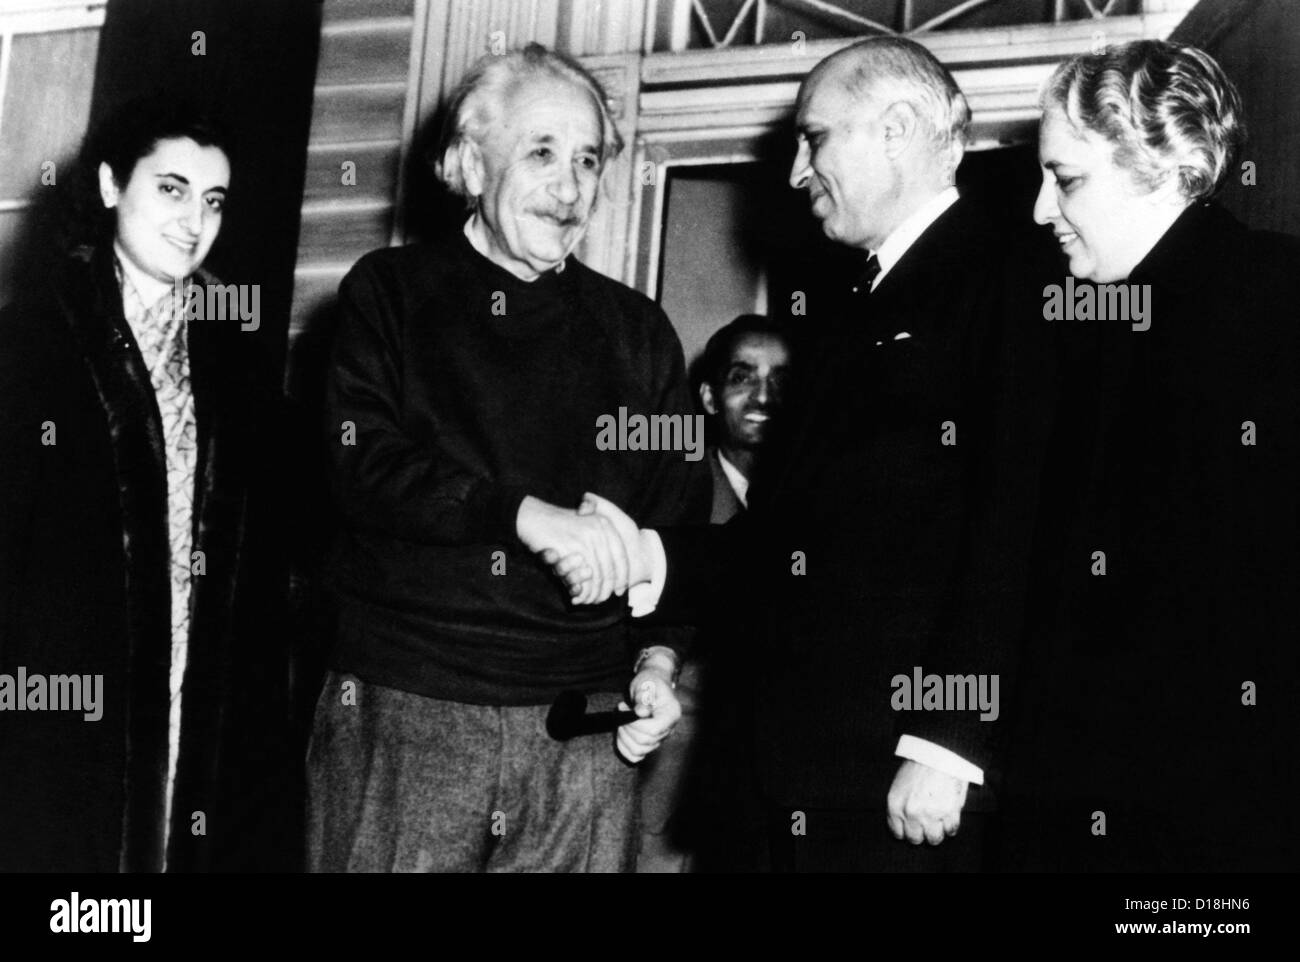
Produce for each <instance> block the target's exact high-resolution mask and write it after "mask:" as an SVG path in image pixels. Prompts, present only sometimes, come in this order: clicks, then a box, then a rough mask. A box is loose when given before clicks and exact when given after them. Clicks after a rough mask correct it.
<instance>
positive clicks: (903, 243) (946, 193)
mask: <svg viewBox="0 0 1300 962" xmlns="http://www.w3.org/2000/svg"><path fill="white" fill-rule="evenodd" d="M957 197H958V194H957V188H956V187H948V188H946V189H945V190H943V191H941V192H940V193H938V194H935V195H934V196H933V197H931V198H930V199H929V200H927V201H926V202H925V203H924V204H922V205H921V206H920V207H918V208H917V209H916V210H915V211H914V212H913V213H912V215H911V216H910V217H908V218H907V219H906V220H905V221H903V222H902V223H901V224H899V225H898V226H897V227H895V228H894V231H893V233H892V234H890V235H889V236H888V237H886V238H885V242H884V243H883V244H881V245H880V249H879V250H877V251H875V255H876V260H878V261H879V262H880V273H879V274H877V275H876V279H875V281H874V282H873V283H872V285H871V289H872V290H873V291H874V290H875V289H876V288H877V287H879V286H880V282H881V281H883V280H884V279H885V275H886V274H888V273H889V271H890V268H892V267H893V266H894V265H895V264H897V263H898V262H899V261H900V260H902V258H903V255H904V254H906V253H907V249H908V248H909V247H911V246H912V245H913V244H915V243H916V239H917V238H918V237H920V236H921V235H922V234H924V233H925V231H926V228H928V227H929V226H930V225H931V224H933V223H934V222H935V221H936V220H938V219H939V215H940V214H942V213H943V212H944V211H946V210H947V209H948V208H949V207H951V206H952V205H953V204H955V203H957Z"/></svg>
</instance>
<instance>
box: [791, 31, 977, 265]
mask: <svg viewBox="0 0 1300 962" xmlns="http://www.w3.org/2000/svg"><path fill="white" fill-rule="evenodd" d="M795 128H796V133H797V137H798V153H797V154H796V156H795V159H794V163H793V165H792V166H791V169H790V186H792V187H794V188H796V189H806V190H807V191H808V198H809V201H810V202H811V204H812V212H813V215H814V216H815V217H817V218H818V220H820V221H821V223H822V230H823V232H825V234H826V236H827V237H829V238H830V239H831V240H834V241H837V242H839V243H841V244H846V245H848V246H850V247H857V248H861V249H863V250H877V249H878V248H879V247H880V245H881V244H882V243H884V241H885V240H886V239H887V238H888V237H889V235H890V234H891V233H892V232H893V231H894V230H895V229H896V228H897V227H898V226H899V225H900V224H901V223H902V222H903V221H904V220H906V219H907V218H908V217H910V216H911V215H912V214H913V213H915V212H916V211H917V210H919V209H920V208H921V207H922V206H923V205H924V204H926V203H927V202H928V201H929V200H930V198H932V197H935V196H937V195H938V194H940V193H941V192H942V191H943V190H944V189H946V188H948V187H950V186H951V185H952V184H953V182H954V180H955V179H956V172H957V165H958V164H959V163H960V162H961V158H962V154H963V153H964V151H965V144H966V138H967V136H968V135H969V131H970V108H969V107H968V106H967V104H966V98H965V97H964V96H962V93H961V91H960V90H959V89H958V88H957V85H956V83H954V82H953V79H952V76H951V75H950V74H949V73H948V71H947V70H945V69H944V67H943V65H942V64H940V63H939V61H938V60H936V59H935V58H934V55H933V54H931V53H930V52H929V51H928V50H926V49H925V48H924V47H922V46H921V45H920V44H918V43H914V42H913V41H911V40H903V39H901V38H898V37H873V38H871V39H869V40H863V41H861V42H859V43H855V44H853V45H852V46H850V47H846V48H845V49H843V50H841V51H839V52H837V53H835V54H833V55H831V56H830V57H827V58H826V59H825V60H823V61H822V62H821V63H819V64H818V65H817V66H816V67H814V68H813V70H812V72H811V73H810V74H809V75H808V77H807V79H806V80H804V82H803V85H802V86H801V87H800V88H799V101H798V105H797V108H796V115H795Z"/></svg>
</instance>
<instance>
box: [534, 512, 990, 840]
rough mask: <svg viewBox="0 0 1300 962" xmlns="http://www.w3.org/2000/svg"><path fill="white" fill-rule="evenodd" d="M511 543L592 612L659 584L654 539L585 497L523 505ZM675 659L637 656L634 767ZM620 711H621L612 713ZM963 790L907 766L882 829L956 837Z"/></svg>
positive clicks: (627, 732) (655, 723)
mask: <svg viewBox="0 0 1300 962" xmlns="http://www.w3.org/2000/svg"><path fill="white" fill-rule="evenodd" d="M518 531H519V537H520V539H521V540H522V541H523V543H524V544H525V545H526V546H527V547H528V548H529V549H530V550H532V551H534V552H536V553H537V554H538V555H539V556H540V557H541V558H542V560H543V561H544V562H545V563H546V564H548V565H550V567H551V569H552V570H553V571H554V572H555V574H556V575H557V576H558V577H559V578H560V579H562V580H563V581H564V582H565V584H566V585H568V588H569V592H570V594H571V596H572V598H573V603H574V604H600V603H601V602H604V601H606V600H608V599H609V598H610V597H611V596H612V595H619V596H621V595H623V594H624V593H625V592H627V591H628V590H630V589H632V588H634V587H636V586H638V585H644V584H648V583H650V582H651V581H652V580H654V577H655V573H656V571H655V569H656V568H659V569H660V570H659V576H660V578H662V577H663V575H664V571H663V569H664V568H666V565H667V559H666V558H665V556H664V549H663V545H662V542H661V541H660V539H659V536H658V534H656V533H655V532H654V531H652V530H649V529H641V528H639V527H638V526H637V524H636V522H635V521H633V520H632V519H631V518H630V517H629V516H628V515H627V514H626V513H625V512H624V511H623V510H622V509H621V508H619V507H618V506H617V505H616V504H614V503H613V502H611V501H609V500H607V499H605V498H602V497H600V496H599V495H595V494H592V493H590V492H588V493H586V494H585V495H584V496H583V499H582V503H581V504H580V505H579V507H578V509H577V510H576V511H573V510H568V509H564V508H559V507H556V506H555V505H551V504H547V503H546V502H544V501H540V500H538V499H536V498H532V497H529V498H526V499H525V500H524V502H523V504H522V505H521V506H520V509H519V519H518ZM676 667H677V664H676V656H675V654H674V653H673V652H672V650H671V649H668V648H653V649H649V650H648V651H647V652H645V653H643V655H642V658H641V659H640V660H639V661H638V663H637V665H636V669H635V672H634V677H633V679H632V682H631V684H630V685H629V689H628V690H629V695H630V697H631V698H632V700H633V702H634V704H635V707H634V709H633V710H635V712H636V713H637V715H638V716H640V719H639V720H638V721H636V722H633V723H630V724H627V725H624V726H622V727H621V728H620V729H619V731H618V738H617V745H618V750H619V752H620V754H622V755H623V757H624V758H626V759H628V760H629V761H631V762H639V761H641V759H643V758H645V757H646V756H647V755H649V754H650V753H651V752H653V751H654V750H655V749H656V748H658V747H659V745H660V743H661V742H662V741H663V739H664V738H666V737H668V735H669V734H671V732H672V729H673V726H674V725H675V724H676V723H677V721H678V719H679V718H680V717H681V706H680V705H679V704H678V702H677V699H676V697H675V695H674V693H673V676H674V673H675V671H676ZM620 707H621V708H624V709H626V708H627V706H626V705H622V706H620ZM969 785H970V783H969V782H968V781H967V780H966V779H963V778H958V777H955V776H954V775H951V774H948V773H947V772H944V771H940V770H938V769H937V768H935V767H932V766H931V765H929V764H925V763H922V762H920V761H916V760H912V759H907V760H904V761H903V762H902V764H901V765H900V766H899V769H898V772H897V774H896V776H895V777H894V780H893V784H892V785H891V786H890V789H889V794H888V797H887V799H886V810H887V824H888V826H889V830H890V832H891V833H892V834H893V835H894V837H895V838H898V839H904V838H906V839H907V840H908V841H909V842H911V843H912V844H914V845H919V844H921V843H922V842H928V843H929V844H931V845H938V844H939V843H941V842H942V841H943V840H944V839H945V838H947V837H951V836H953V835H956V834H957V831H958V829H959V827H960V825H961V812H962V808H963V807H964V805H965V802H966V795H967V791H968V789H969Z"/></svg>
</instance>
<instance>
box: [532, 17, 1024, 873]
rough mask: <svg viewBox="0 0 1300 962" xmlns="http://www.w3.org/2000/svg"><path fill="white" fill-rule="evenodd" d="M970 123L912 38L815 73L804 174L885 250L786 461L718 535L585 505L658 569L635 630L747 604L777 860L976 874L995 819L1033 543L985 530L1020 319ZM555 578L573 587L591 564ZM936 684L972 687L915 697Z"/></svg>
mask: <svg viewBox="0 0 1300 962" xmlns="http://www.w3.org/2000/svg"><path fill="white" fill-rule="evenodd" d="M969 122H970V112H969V108H968V106H967V104H966V101H965V98H964V97H963V96H962V94H961V91H960V90H959V89H958V88H957V86H956V84H955V83H954V81H953V79H952V77H951V76H950V75H949V74H948V72H947V71H946V70H945V69H944V68H943V66H942V65H941V64H940V63H939V62H938V61H937V60H936V59H935V58H934V57H933V56H932V55H931V54H930V53H929V52H928V51H927V50H925V48H924V47H922V46H920V45H919V44H916V43H913V42H911V41H908V40H903V39H899V38H872V39H869V40H865V41H862V42H860V43H858V44H855V45H853V46H851V47H848V48H846V49H845V50H842V51H839V52H837V53H836V54H834V55H832V56H831V57H829V58H827V59H826V60H824V61H823V62H822V63H820V64H818V65H817V67H816V68H814V70H813V71H812V73H811V74H810V75H809V76H808V78H807V79H806V80H805V81H804V84H803V86H802V88H801V90H800V93H799V98H798V106H797V117H796V125H797V131H798V155H797V157H796V159H795V161H794V166H793V169H792V171H791V175H790V183H791V185H792V186H794V187H795V188H797V189H806V190H807V191H808V193H809V196H810V198H811V202H812V210H813V213H814V214H815V215H816V216H817V217H818V218H819V219H820V220H821V222H822V226H823V230H824V231H825V233H826V234H827V236H829V237H830V238H831V239H833V240H835V241H838V242H840V243H842V244H845V245H848V246H852V247H855V248H858V249H860V250H862V251H863V253H864V254H869V255H870V256H869V257H866V258H865V259H864V260H865V263H864V269H863V273H862V274H861V276H860V277H858V278H857V279H856V280H855V281H854V282H853V283H852V284H850V285H847V286H848V287H849V288H850V290H849V291H848V292H847V294H846V302H845V304H844V305H840V306H838V307H840V309H839V310H838V311H837V314H838V317H837V319H836V320H834V321H833V322H832V323H830V324H829V325H827V330H826V331H825V333H824V334H823V336H821V337H820V338H819V339H818V342H817V343H816V344H814V345H813V346H812V348H811V353H810V356H809V358H808V363H807V364H804V363H803V362H802V360H801V363H800V366H799V369H798V373H799V375H801V376H800V377H798V378H797V379H796V385H795V387H794V388H792V395H793V397H792V411H791V414H790V417H789V419H788V422H787V423H788V425H789V431H788V433H787V436H786V437H785V438H784V439H783V442H782V445H781V449H780V450H779V451H778V452H777V454H776V455H775V460H776V461H777V462H778V463H779V465H780V470H778V471H776V472H774V473H773V474H772V475H771V476H770V477H767V478H764V479H761V483H760V484H758V485H756V486H755V488H754V489H753V490H752V491H751V494H750V508H751V510H750V511H749V512H748V514H747V516H746V518H745V519H743V520H742V521H740V522H738V523H735V524H732V525H728V526H726V527H724V528H722V529H717V528H714V529H706V528H698V529H677V530H665V531H663V532H660V533H656V532H653V531H636V530H635V529H634V526H633V525H632V523H631V521H630V519H628V518H627V517H626V516H622V515H621V512H619V511H618V509H617V508H615V507H614V506H613V505H610V504H609V503H608V502H602V501H600V500H599V499H591V505H592V508H594V509H595V510H599V511H601V512H603V513H605V514H606V516H607V517H610V518H611V520H614V522H615V525H616V527H617V528H619V530H620V532H621V533H622V534H623V536H624V538H625V540H627V542H628V543H629V546H630V549H631V550H630V560H631V561H632V566H633V569H634V577H633V579H632V580H633V581H634V582H636V581H643V580H647V579H648V580H649V585H648V586H647V585H640V584H638V585H637V586H636V587H635V588H634V589H633V591H632V593H631V594H630V599H629V600H630V602H631V603H632V606H633V614H634V615H637V614H645V613H647V612H648V610H651V609H652V608H653V607H654V606H655V605H656V604H657V607H658V609H659V612H660V614H659V617H667V618H687V619H691V618H697V617H699V615H700V611H701V608H702V606H703V605H704V604H705V603H706V602H712V601H717V602H719V603H720V604H725V605H730V606H731V608H732V610H748V611H750V612H752V617H751V618H750V620H749V623H748V625H747V630H746V631H745V632H744V633H742V634H740V635H739V637H744V638H747V639H749V647H748V648H747V651H748V652H749V655H750V658H751V661H752V664H753V667H754V673H755V681H754V688H753V695H754V701H755V705H756V710H755V712H754V713H753V725H754V741H755V744H756V753H757V759H756V762H757V767H758V772H759V775H760V779H761V784H762V787H763V791H764V794H765V796H766V799H767V803H768V815H769V825H770V831H769V833H768V839H767V841H768V844H769V846H770V857H771V862H770V864H771V865H772V866H773V867H774V868H777V869H787V870H796V871H802V870H868V871H878V870H921V871H929V870H948V869H971V868H976V867H978V864H979V858H980V844H979V842H980V838H979V836H980V834H981V833H980V831H979V826H978V825H977V824H972V823H973V822H974V823H978V822H979V821H981V819H979V818H975V817H971V816H970V815H969V814H967V815H966V816H965V817H964V816H963V809H964V808H965V809H966V811H967V813H969V812H970V811H972V810H976V809H982V808H984V807H985V805H984V799H983V798H982V795H983V794H984V793H983V791H982V789H980V788H979V787H975V788H972V786H981V785H983V784H984V782H985V772H986V769H987V768H988V766H989V759H990V751H991V738H990V735H991V733H992V730H993V729H994V727H995V719H996V717H997V714H998V705H997V696H998V688H997V687H996V685H997V683H998V678H999V676H1000V675H1001V673H1002V672H1003V670H1004V664H1005V658H1006V652H1007V651H1009V650H1010V649H1011V647H1012V645H1011V640H1012V636H1013V633H1014V626H1011V625H1008V624H1000V623H998V618H1000V617H1001V612H1006V611H1012V610H1014V605H1009V604H1006V603H1005V601H1006V598H1005V595H1006V593H1007V592H1012V591H1016V590H1018V587H1017V585H1018V579H1017V569H1016V566H1014V565H1006V566H1004V565H1002V564H1001V563H1000V562H1001V561H1002V560H1005V559H1006V558H1010V557H1023V555H1024V552H1020V553H1017V550H1018V547H1017V546H1018V542H1019V541H1020V540H1024V539H1025V538H1027V534H1026V532H1025V531H1024V527H1025V526H1024V525H1021V524H1012V525H1009V526H1007V527H1005V528H1004V529H1002V530H1004V531H1005V532H1007V533H1006V534H1003V535H1000V536H999V537H998V538H996V539H993V540H991V541H984V542H976V541H975V534H976V533H978V532H983V531H989V530H997V529H998V521H999V520H1004V519H999V518H998V517H997V513H998V511H999V510H1000V508H1001V506H1003V504H1004V502H1003V500H1002V499H1001V498H999V499H996V501H995V499H993V498H992V497H990V496H989V493H990V492H991V491H992V490H993V488H994V484H995V483H1000V482H1001V480H1002V479H1001V478H999V477H998V474H999V473H1000V472H1002V470H1003V469H1004V468H1006V466H1007V462H1006V461H1005V460H999V458H998V457H997V456H996V455H997V452H998V451H999V450H1002V448H1001V445H1002V444H1003V440H997V443H995V439H1000V438H1001V435H998V434H997V432H995V431H994V429H993V425H994V421H995V412H996V411H997V410H998V409H999V406H1000V404H1001V403H1002V400H1003V399H1002V397H1001V394H1000V392H1001V391H1002V390H1003V388H1004V386H1005V382H1004V381H1003V380H1002V379H1000V378H999V377H998V369H999V367H1000V366H1001V365H1002V364H1004V363H1005V358H1004V356H1003V355H1004V350H1003V346H1004V339H1003V334H1004V331H1003V323H1004V318H1005V317H1006V316H1007V312H1008V307H1007V303H1006V302H1007V293H1006V286H1005V284H1004V281H1003V272H1002V269H1001V263H1000V258H1001V257H1003V255H1004V253H1005V251H1004V248H1003V245H1002V243H1001V241H1000V239H999V238H998V237H997V236H996V231H995V229H994V227H993V222H991V221H990V220H988V219H987V218H985V217H983V216H982V215H981V214H979V213H978V212H977V211H976V210H975V209H974V208H973V207H972V206H971V205H970V203H969V202H968V201H966V200H963V199H959V198H958V195H957V191H956V189H955V187H954V174H955V171H956V168H957V165H958V163H959V162H960V160H961V157H962V154H963V151H964V143H965V140H966V137H967V134H968V129H969ZM812 308H813V310H814V312H815V311H817V310H819V309H820V308H819V305H816V304H814V305H812ZM1011 487H1012V488H1015V485H1012V486H1011ZM977 544H978V545H979V547H978V548H977V547H976V545H977ZM556 567H557V570H558V571H559V572H560V573H561V574H562V575H565V576H566V577H568V576H569V571H570V569H571V568H576V567H577V563H576V562H575V561H574V560H573V559H566V560H562V561H560V562H559V563H558V564H557V566H556ZM720 585H726V586H727V588H728V590H725V591H724V590H720V589H719V587H718V586H720ZM999 602H1003V603H999ZM958 619H960V624H958V623H957V621H958ZM935 674H938V675H940V676H949V675H951V676H954V677H956V676H960V680H962V681H963V682H964V681H965V680H969V682H970V683H971V684H970V685H969V687H967V688H964V689H963V690H962V691H960V692H959V691H958V689H959V687H961V686H960V685H957V684H946V683H945V682H946V679H945V678H942V677H941V678H940V679H939V683H938V690H935V689H934V687H933V685H930V684H927V690H928V692H929V693H928V694H927V695H926V697H924V698H923V697H922V694H923V693H922V692H921V691H916V692H911V691H910V690H909V689H910V687H911V685H912V683H913V681H914V679H917V678H918V676H931V675H935ZM926 680H927V682H928V681H929V680H928V678H927V679H926ZM976 689H978V695H979V696H984V697H983V699H982V704H980V705H978V706H976V705H975V704H973V703H974V702H976V701H981V699H980V698H978V697H977V692H976ZM963 693H964V694H965V695H968V696H969V697H968V698H966V699H965V701H964V702H962V703H960V704H959V700H958V698H957V697H956V696H957V695H958V694H963ZM926 709H930V710H926ZM933 709H946V710H933ZM961 709H965V710H961ZM968 796H970V801H969V804H968ZM886 822H888V828H887V827H886ZM959 827H961V828H962V832H961V835H959V836H957V832H958V828H959ZM891 832H892V835H893V837H891ZM951 836H957V837H955V838H952V837H951ZM903 838H906V839H907V840H908V841H910V842H912V843H913V844H912V845H907V844H905V843H903V842H901V841H898V840H899V839H903ZM945 839H947V841H945ZM924 841H928V842H930V845H929V846H922V845H921V843H922V842H924ZM941 842H942V843H943V844H942V845H940V844H939V843H941Z"/></svg>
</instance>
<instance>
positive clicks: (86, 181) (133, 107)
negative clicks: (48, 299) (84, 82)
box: [38, 95, 233, 255]
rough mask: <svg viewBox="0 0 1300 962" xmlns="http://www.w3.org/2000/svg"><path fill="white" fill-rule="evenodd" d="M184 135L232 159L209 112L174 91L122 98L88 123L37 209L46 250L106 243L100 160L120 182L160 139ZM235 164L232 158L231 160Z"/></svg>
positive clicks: (109, 214) (110, 222) (109, 222)
mask: <svg viewBox="0 0 1300 962" xmlns="http://www.w3.org/2000/svg"><path fill="white" fill-rule="evenodd" d="M182 137H187V138H189V139H190V140H193V141H194V142H195V143H196V144H198V145H199V146H200V147H216V148H218V149H219V150H221V151H222V152H223V153H224V154H225V155H226V158H227V160H231V159H232V158H231V151H230V141H229V138H228V137H227V135H226V133H225V131H224V130H222V129H221V127H220V126H218V125H217V123H216V122H214V121H213V120H212V119H211V118H210V117H207V116H205V115H203V114H202V113H201V112H199V111H198V110H196V109H194V108H193V107H192V106H190V105H189V104H187V103H184V102H182V101H178V100H177V99H176V98H174V97H166V96H162V95H155V96H150V97H145V98H139V99H135V100H131V101H127V102H126V103H123V104H122V105H121V106H119V107H118V108H116V109H115V110H112V111H111V112H110V113H109V114H108V115H106V116H105V117H104V118H103V120H101V121H100V122H99V123H97V124H95V126H94V127H92V129H91V131H90V133H89V134H88V135H87V136H86V139H85V140H84V141H83V142H82V146H81V151H80V153H79V154H78V156H77V159H76V161H75V162H74V164H73V169H72V170H71V172H70V174H69V176H68V177H67V178H66V179H64V180H63V182H62V183H61V184H59V186H58V187H57V191H58V193H57V194H56V195H55V196H54V197H53V198H52V200H53V203H52V204H51V205H50V206H49V209H47V210H46V211H43V212H40V213H38V219H39V220H40V221H41V224H40V225H39V226H38V229H39V230H40V232H41V234H42V235H43V237H42V238H41V240H42V243H41V244H40V245H39V246H40V247H42V248H44V249H45V251H46V253H47V254H55V255H58V254H63V255H66V254H69V253H71V252H72V251H74V250H76V249H78V248H81V247H86V246H92V247H99V246H101V245H103V244H106V243H110V242H111V241H112V239H113V233H114V230H115V228H116V214H115V212H114V211H112V210H110V209H108V208H106V207H104V203H103V200H102V199H101V198H100V195H99V165H100V164H101V163H106V164H108V166H109V169H110V170H112V172H113V180H114V181H115V182H116V183H117V185H118V186H119V187H123V188H124V187H126V185H127V183H129V182H130V180H131V174H132V173H133V172H134V171H135V165H136V164H137V163H139V162H140V160H141V159H142V158H144V157H147V156H149V154H151V153H152V152H153V150H154V148H155V147H156V146H157V145H158V143H159V141H163V140H172V139H175V138H182ZM232 165H233V164H232Z"/></svg>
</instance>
